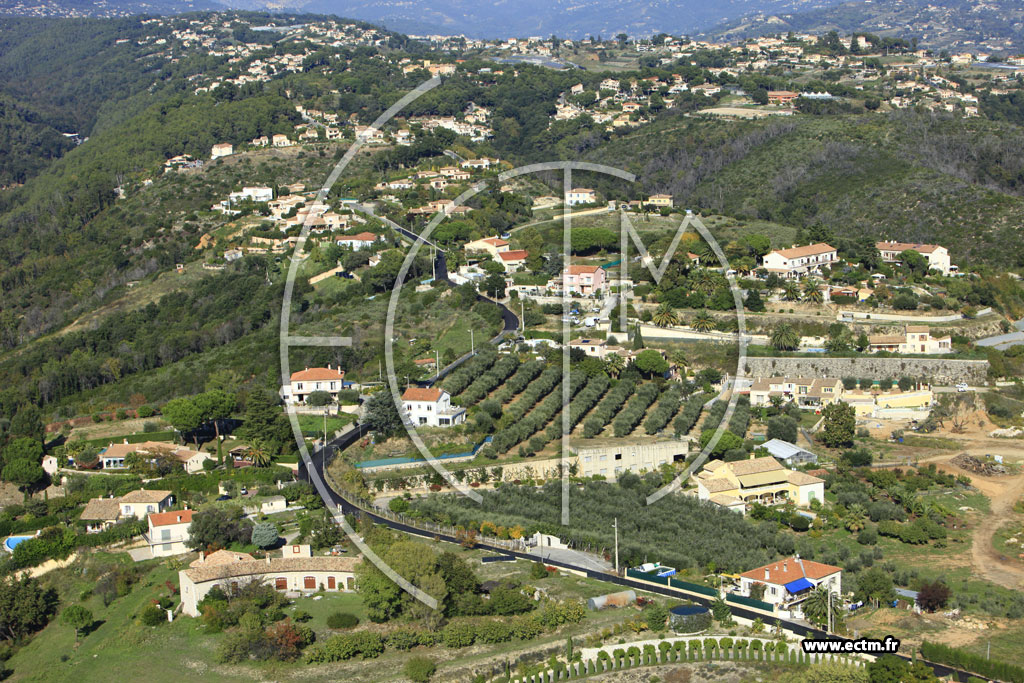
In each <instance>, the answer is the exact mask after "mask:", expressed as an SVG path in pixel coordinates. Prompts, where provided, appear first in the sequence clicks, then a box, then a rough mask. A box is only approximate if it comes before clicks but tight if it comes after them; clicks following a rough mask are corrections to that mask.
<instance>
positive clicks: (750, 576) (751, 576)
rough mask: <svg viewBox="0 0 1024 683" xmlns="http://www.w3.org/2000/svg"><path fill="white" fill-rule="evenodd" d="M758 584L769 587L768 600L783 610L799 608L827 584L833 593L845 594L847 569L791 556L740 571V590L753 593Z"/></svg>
mask: <svg viewBox="0 0 1024 683" xmlns="http://www.w3.org/2000/svg"><path fill="white" fill-rule="evenodd" d="M756 584H763V585H764V587H765V590H764V597H763V598H762V600H764V602H768V603H771V604H773V605H778V606H779V607H782V608H783V609H794V608H795V609H796V610H799V605H800V603H802V602H803V601H804V600H806V599H807V596H808V595H810V593H811V591H812V590H814V589H815V588H817V587H818V586H821V585H823V586H825V587H827V588H828V590H829V592H830V593H833V594H835V595H841V594H842V585H843V570H842V569H841V568H839V567H833V566H832V565H830V564H822V563H821V562H812V561H811V560H802V559H800V556H799V555H797V556H796V557H788V558H786V559H783V560H779V561H778V562H773V563H771V564H767V565H765V566H763V567H758V568H757V569H751V570H750V571H749V572H743V573H742V574H740V592H741V593H742V594H743V595H747V596H749V595H750V589H751V588H752V587H753V586H754V585H756Z"/></svg>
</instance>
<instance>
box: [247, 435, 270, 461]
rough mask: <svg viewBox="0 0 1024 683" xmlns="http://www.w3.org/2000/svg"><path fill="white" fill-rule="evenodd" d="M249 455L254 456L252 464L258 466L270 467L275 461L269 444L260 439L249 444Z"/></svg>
mask: <svg viewBox="0 0 1024 683" xmlns="http://www.w3.org/2000/svg"><path fill="white" fill-rule="evenodd" d="M249 457H250V458H252V464H253V465H255V466H256V467H269V466H270V463H271V462H272V461H273V457H272V456H271V454H270V449H269V448H267V444H266V443H264V442H263V441H261V440H258V439H256V440H253V442H252V443H250V444H249Z"/></svg>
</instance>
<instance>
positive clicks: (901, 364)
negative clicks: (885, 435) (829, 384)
mask: <svg viewBox="0 0 1024 683" xmlns="http://www.w3.org/2000/svg"><path fill="white" fill-rule="evenodd" d="M987 373H988V361H987V360H952V359H947V358H876V357H860V358H747V361H746V365H745V374H746V376H747V377H750V378H756V377H838V378H842V377H856V378H858V379H860V378H865V379H886V378H889V377H892V378H894V379H899V378H900V377H912V378H925V379H927V380H928V381H929V382H931V383H932V384H936V385H947V384H956V383H957V382H967V383H968V384H971V385H974V386H976V385H980V384H984V382H985V378H986V375H987Z"/></svg>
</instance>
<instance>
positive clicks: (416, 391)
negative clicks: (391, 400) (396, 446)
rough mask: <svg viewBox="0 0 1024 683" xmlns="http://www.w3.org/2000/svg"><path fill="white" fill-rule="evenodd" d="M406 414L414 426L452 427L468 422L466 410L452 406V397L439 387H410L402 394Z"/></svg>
mask: <svg viewBox="0 0 1024 683" xmlns="http://www.w3.org/2000/svg"><path fill="white" fill-rule="evenodd" d="M402 405H403V407H404V408H405V413H406V414H407V415H408V416H409V419H410V420H412V423H413V424H414V425H421V426H424V427H450V426H452V425H457V424H462V423H463V422H465V421H466V409H465V408H460V407H458V406H454V407H453V406H452V397H451V395H450V394H449V393H448V392H447V391H445V390H444V389H438V388H437V387H429V388H420V387H409V388H408V389H406V390H405V393H403V394H402Z"/></svg>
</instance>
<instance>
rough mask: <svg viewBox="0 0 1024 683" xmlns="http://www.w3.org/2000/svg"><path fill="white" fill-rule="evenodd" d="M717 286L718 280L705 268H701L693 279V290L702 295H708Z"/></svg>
mask: <svg viewBox="0 0 1024 683" xmlns="http://www.w3.org/2000/svg"><path fill="white" fill-rule="evenodd" d="M717 286H718V278H716V277H715V274H714V273H713V272H712V271H710V270H708V269H707V268H701V269H700V270H698V271H697V273H696V275H695V276H694V278H693V288H694V289H696V290H697V291H698V292H701V293H703V294H710V293H711V292H713V291H715V287H717Z"/></svg>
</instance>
